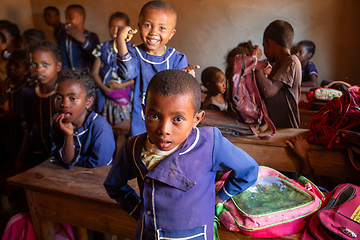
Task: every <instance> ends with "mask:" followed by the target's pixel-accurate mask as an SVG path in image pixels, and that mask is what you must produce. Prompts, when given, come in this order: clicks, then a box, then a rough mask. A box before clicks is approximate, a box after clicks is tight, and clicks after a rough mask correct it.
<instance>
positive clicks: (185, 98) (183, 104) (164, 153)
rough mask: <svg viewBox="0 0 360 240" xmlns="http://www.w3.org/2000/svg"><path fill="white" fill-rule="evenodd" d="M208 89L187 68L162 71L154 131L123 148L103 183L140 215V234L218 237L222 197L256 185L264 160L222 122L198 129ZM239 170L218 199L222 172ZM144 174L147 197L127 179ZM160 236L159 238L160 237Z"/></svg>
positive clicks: (151, 95) (149, 101) (151, 109)
mask: <svg viewBox="0 0 360 240" xmlns="http://www.w3.org/2000/svg"><path fill="white" fill-rule="evenodd" d="M200 105H201V90H200V86H199V84H198V82H197V80H196V79H195V78H194V77H193V76H191V74H189V73H186V72H184V71H181V70H177V69H171V70H165V71H162V72H159V73H157V74H156V75H155V76H154V77H153V78H152V80H151V81H150V83H149V86H148V89H147V91H146V98H145V106H144V107H143V108H144V113H145V126H146V130H147V133H143V134H141V135H138V136H136V137H133V138H130V139H129V140H127V142H125V144H124V145H123V146H122V148H121V150H120V151H119V153H118V155H117V157H116V160H115V161H114V165H113V166H112V168H111V170H110V172H109V174H108V176H107V178H106V180H105V182H104V186H105V188H106V190H107V192H108V194H109V196H110V197H111V198H113V199H115V200H116V201H117V203H118V204H119V205H120V206H121V207H122V208H123V209H124V210H125V211H127V212H128V213H129V214H130V215H132V216H133V217H134V218H135V219H140V222H139V225H138V229H137V239H157V238H160V239H173V238H181V239H190V238H192V237H194V236H195V235H196V236H198V238H196V239H213V234H214V230H213V224H214V214H215V203H219V202H222V201H225V200H227V199H229V198H230V197H231V196H233V195H234V194H236V193H238V192H241V191H243V190H245V189H247V188H248V187H250V186H251V185H252V184H253V183H254V182H255V181H256V179H257V175H258V164H257V163H256V162H255V160H254V159H252V158H251V157H250V156H249V155H248V154H247V153H246V152H244V151H243V150H241V149H239V148H237V147H235V146H234V145H233V144H232V143H230V142H229V141H228V140H227V139H226V138H224V137H223V136H222V135H221V133H220V131H219V130H218V129H217V128H213V127H202V128H197V127H196V126H197V124H198V123H199V122H200V121H201V119H202V118H203V117H204V114H205V113H204V112H203V111H200ZM231 169H232V170H233V171H232V172H231V173H230V175H229V177H228V178H227V180H226V181H225V184H224V187H223V188H222V189H220V190H219V192H218V193H217V196H216V197H215V188H214V182H215V176H216V172H217V171H221V170H225V171H228V170H231ZM133 178H137V180H138V184H139V188H140V197H139V196H138V195H137V194H136V193H135V191H134V189H132V188H131V187H130V186H129V185H127V182H128V180H131V179H133ZM156 237H157V238H156Z"/></svg>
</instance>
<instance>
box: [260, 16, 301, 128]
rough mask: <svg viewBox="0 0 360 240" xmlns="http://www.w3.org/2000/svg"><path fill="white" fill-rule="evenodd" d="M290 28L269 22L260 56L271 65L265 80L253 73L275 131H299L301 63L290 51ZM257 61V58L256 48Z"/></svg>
mask: <svg viewBox="0 0 360 240" xmlns="http://www.w3.org/2000/svg"><path fill="white" fill-rule="evenodd" d="M293 38H294V29H293V27H292V26H291V24H290V23H288V22H286V21H282V20H276V21H273V22H272V23H270V24H269V25H268V26H267V27H266V29H265V31H264V35H263V46H264V54H265V56H266V57H267V59H268V61H269V62H272V63H274V66H273V68H272V71H271V73H270V74H269V76H268V77H266V76H265V74H264V71H262V70H256V82H257V84H258V88H259V91H260V92H261V93H262V95H263V98H264V102H265V105H266V108H267V111H268V114H269V117H270V119H271V120H272V122H273V123H274V125H275V126H276V127H278V128H299V124H300V114H299V108H298V103H299V100H300V85H301V63H300V61H299V58H298V57H297V56H296V55H291V53H290V48H291V45H292V42H293ZM257 55H258V58H259V57H260V56H261V52H260V49H258V54H257Z"/></svg>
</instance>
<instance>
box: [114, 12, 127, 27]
mask: <svg viewBox="0 0 360 240" xmlns="http://www.w3.org/2000/svg"><path fill="white" fill-rule="evenodd" d="M114 18H120V19H124V20H125V23H126V25H127V26H129V25H130V19H129V16H128V15H127V14H126V13H123V12H115V13H113V14H111V16H110V19H109V26H110V23H111V20H113V19H114Z"/></svg>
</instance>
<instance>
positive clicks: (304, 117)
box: [299, 108, 317, 129]
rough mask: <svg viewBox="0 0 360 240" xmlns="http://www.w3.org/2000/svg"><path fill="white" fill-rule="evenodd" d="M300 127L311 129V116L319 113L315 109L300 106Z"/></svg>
mask: <svg viewBox="0 0 360 240" xmlns="http://www.w3.org/2000/svg"><path fill="white" fill-rule="evenodd" d="M299 112H300V128H304V129H309V125H310V120H311V118H312V117H313V116H314V115H315V114H316V113H317V111H315V110H309V109H304V108H300V109H299Z"/></svg>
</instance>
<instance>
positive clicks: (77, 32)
mask: <svg viewBox="0 0 360 240" xmlns="http://www.w3.org/2000/svg"><path fill="white" fill-rule="evenodd" d="M65 28H66V33H67V34H69V35H70V36H72V37H73V38H75V40H76V41H78V42H80V43H84V42H85V41H86V38H85V36H84V31H83V30H82V29H80V28H77V27H75V26H73V25H72V24H71V23H70V24H67V25H66V27H65Z"/></svg>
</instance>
